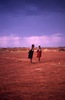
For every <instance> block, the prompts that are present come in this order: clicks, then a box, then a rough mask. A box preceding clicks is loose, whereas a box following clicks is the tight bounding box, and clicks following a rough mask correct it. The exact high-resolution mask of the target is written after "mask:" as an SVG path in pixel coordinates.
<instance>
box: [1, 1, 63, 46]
mask: <svg viewBox="0 0 65 100" xmlns="http://www.w3.org/2000/svg"><path fill="white" fill-rule="evenodd" d="M32 43H34V44H35V46H38V45H39V44H40V45H41V46H43V47H57V46H65V1H64V0H0V47H25V46H26V47H29V46H31V44H32Z"/></svg>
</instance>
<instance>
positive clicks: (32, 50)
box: [28, 44, 34, 63]
mask: <svg viewBox="0 0 65 100" xmlns="http://www.w3.org/2000/svg"><path fill="white" fill-rule="evenodd" d="M33 53H34V44H32V46H31V49H30V50H29V52H28V58H29V59H30V62H31V63H32V58H33Z"/></svg>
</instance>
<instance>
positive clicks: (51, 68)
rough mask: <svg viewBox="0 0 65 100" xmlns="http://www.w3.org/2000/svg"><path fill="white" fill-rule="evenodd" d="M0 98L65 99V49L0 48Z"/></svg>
mask: <svg viewBox="0 0 65 100" xmlns="http://www.w3.org/2000/svg"><path fill="white" fill-rule="evenodd" d="M0 100H65V52H58V51H57V52H43V53H42V57H41V62H40V63H39V62H38V61H37V58H36V52H35V53H34V57H33V63H32V64H31V63H30V62H29V59H28V58H27V52H22V51H12V52H0Z"/></svg>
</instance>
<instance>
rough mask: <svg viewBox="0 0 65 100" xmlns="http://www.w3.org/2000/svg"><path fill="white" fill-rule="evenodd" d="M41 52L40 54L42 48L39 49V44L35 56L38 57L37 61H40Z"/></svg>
mask: <svg viewBox="0 0 65 100" xmlns="http://www.w3.org/2000/svg"><path fill="white" fill-rule="evenodd" d="M41 54H42V50H41V46H40V45H39V47H38V50H37V57H38V61H39V62H40V58H41Z"/></svg>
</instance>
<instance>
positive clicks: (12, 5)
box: [0, 0, 65, 14]
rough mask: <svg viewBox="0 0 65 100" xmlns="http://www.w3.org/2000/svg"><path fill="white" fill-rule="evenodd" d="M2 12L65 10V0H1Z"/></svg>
mask: <svg viewBox="0 0 65 100" xmlns="http://www.w3.org/2000/svg"><path fill="white" fill-rule="evenodd" d="M0 12H1V13H3V12H4V13H6V12H8V13H23V14H41V13H43V12H65V1H64V0H0Z"/></svg>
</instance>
